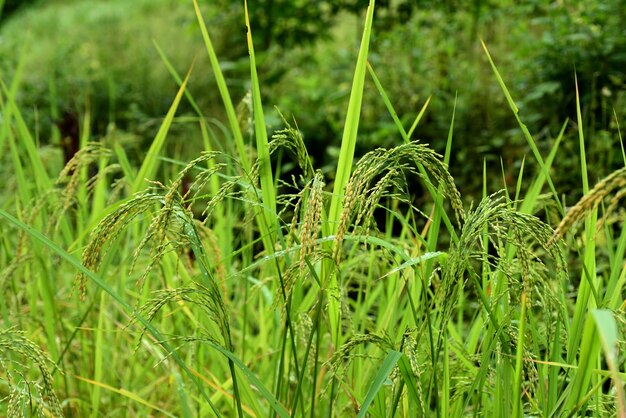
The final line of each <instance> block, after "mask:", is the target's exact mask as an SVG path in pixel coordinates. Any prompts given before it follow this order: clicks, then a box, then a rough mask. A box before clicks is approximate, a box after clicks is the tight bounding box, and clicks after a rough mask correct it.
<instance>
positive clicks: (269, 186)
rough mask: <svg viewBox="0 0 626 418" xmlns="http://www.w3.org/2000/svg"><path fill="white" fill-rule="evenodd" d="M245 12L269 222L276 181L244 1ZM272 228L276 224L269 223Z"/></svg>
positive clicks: (263, 189)
mask: <svg viewBox="0 0 626 418" xmlns="http://www.w3.org/2000/svg"><path fill="white" fill-rule="evenodd" d="M244 11H245V18H246V28H247V29H248V31H247V39H248V52H249V54H250V78H251V81H252V111H253V113H254V132H255V135H254V136H255V137H256V149H257V154H258V159H259V174H260V177H261V179H260V181H261V193H262V195H263V206H264V209H265V213H266V215H265V218H266V219H267V220H271V219H275V218H276V191H275V190H274V180H273V176H272V165H271V162H270V151H269V144H268V140H267V129H266V127H265V117H264V116H263V103H262V102H261V89H260V86H259V77H258V75H257V71H256V57H255V55H254V45H253V42H252V28H251V27H250V18H249V16H248V3H247V0H244ZM268 224H269V225H270V227H271V226H272V225H274V224H275V222H272V221H269V222H268Z"/></svg>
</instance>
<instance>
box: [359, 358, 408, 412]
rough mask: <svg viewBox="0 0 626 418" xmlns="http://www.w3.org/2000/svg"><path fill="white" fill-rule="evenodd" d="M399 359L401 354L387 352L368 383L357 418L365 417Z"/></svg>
mask: <svg viewBox="0 0 626 418" xmlns="http://www.w3.org/2000/svg"><path fill="white" fill-rule="evenodd" d="M401 357H402V353H400V352H398V351H394V350H390V351H389V353H388V354H387V357H385V360H384V361H383V364H381V366H380V368H379V369H378V372H377V373H376V375H375V376H374V378H373V379H372V381H371V382H370V385H369V389H368V390H367V395H365V399H364V400H363V403H362V404H361V408H360V409H359V413H358V414H357V418H363V417H364V416H365V414H366V413H367V409H368V408H369V407H370V405H371V404H372V402H373V401H374V397H376V395H377V394H378V392H379V391H380V389H381V388H382V387H383V385H384V384H385V381H386V380H387V376H389V373H391V371H392V370H393V368H394V367H396V363H397V362H398V360H400V358H401Z"/></svg>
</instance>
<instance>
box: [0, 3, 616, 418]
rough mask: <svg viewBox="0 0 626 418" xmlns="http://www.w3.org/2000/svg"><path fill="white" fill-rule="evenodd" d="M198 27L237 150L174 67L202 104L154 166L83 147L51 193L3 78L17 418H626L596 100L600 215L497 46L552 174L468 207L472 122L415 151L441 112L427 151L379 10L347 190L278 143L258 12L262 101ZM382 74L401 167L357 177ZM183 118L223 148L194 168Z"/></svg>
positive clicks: (10, 387) (384, 152) (366, 36)
mask: <svg viewBox="0 0 626 418" xmlns="http://www.w3.org/2000/svg"><path fill="white" fill-rule="evenodd" d="M194 6H195V13H196V17H197V20H198V25H199V28H200V30H201V33H202V37H203V41H204V46H205V47H206V50H207V53H208V58H209V62H210V63H211V68H212V71H213V74H214V77H215V80H216V82H217V87H218V88H217V91H218V92H219V94H220V98H221V99H222V101H223V104H224V108H225V112H226V115H227V116H226V120H227V124H228V128H225V129H226V130H227V131H228V135H229V139H230V142H229V144H233V146H224V144H221V145H222V146H220V147H218V142H219V141H218V140H217V138H218V136H217V135H215V132H214V131H213V129H212V128H211V126H212V125H211V124H210V123H209V121H208V120H207V118H206V117H205V116H204V115H203V114H202V112H201V111H199V110H200V108H199V107H198V106H197V102H195V100H194V97H193V95H192V94H191V92H190V91H189V90H187V85H188V84H187V83H188V81H189V78H190V75H191V73H192V72H193V71H194V69H193V66H192V68H191V69H190V70H189V73H188V74H187V76H186V77H180V76H179V74H177V73H176V71H175V70H174V69H171V72H172V76H173V78H174V79H175V80H176V81H177V82H178V84H179V90H178V93H177V94H176V96H175V97H174V99H173V101H172V103H171V105H170V107H169V109H168V110H167V114H166V115H165V117H164V119H163V121H162V123H161V124H160V127H159V129H158V132H157V133H156V135H155V137H154V140H153V141H152V143H151V144H150V147H149V149H148V150H147V152H146V154H145V158H143V159H141V160H138V161H137V164H133V163H131V162H130V160H129V158H128V156H127V153H126V151H125V149H124V147H123V146H120V144H119V143H117V142H116V141H115V140H111V141H110V142H107V141H97V140H95V138H90V137H89V129H84V130H83V131H82V134H81V138H80V150H79V151H78V152H77V153H76V154H75V155H74V156H73V158H72V159H71V160H70V161H69V162H68V163H67V165H66V166H65V168H64V169H63V170H62V171H61V172H60V173H59V174H58V175H56V174H52V173H51V170H49V169H47V167H46V165H45V164H44V161H45V160H44V158H43V156H42V152H41V150H40V149H38V148H37V144H36V141H35V139H34V137H33V134H32V132H31V130H30V129H29V127H28V125H27V123H26V122H25V120H24V118H23V116H22V113H21V109H20V108H19V106H18V105H17V103H16V100H15V96H16V92H17V91H18V90H19V80H20V77H19V76H20V74H19V71H18V73H17V74H16V76H15V78H14V79H12V80H2V82H3V83H2V90H1V92H0V110H1V111H2V117H3V119H2V120H3V124H2V127H1V128H0V149H2V150H7V154H8V158H9V160H10V163H11V167H12V171H13V173H14V174H13V175H12V178H11V182H13V183H14V186H11V187H12V188H10V189H8V190H10V191H11V193H5V194H4V195H3V201H2V206H1V207H0V218H1V219H2V222H1V223H0V231H1V232H2V234H1V236H0V241H1V242H2V247H1V251H0V268H1V270H0V289H1V290H2V291H3V293H4V294H5V295H6V297H5V298H3V299H2V300H1V301H0V319H1V321H2V323H3V324H2V326H1V327H0V396H1V397H2V398H3V402H2V404H1V405H0V408H1V409H0V414H2V415H8V416H55V417H61V416H94V417H95V416H100V415H105V416H153V415H154V416H157V415H158V416H184V417H192V416H200V417H202V416H239V417H243V416H254V417H260V416H280V417H290V416H297V417H305V416H310V417H317V416H338V417H339V416H357V417H364V416H374V417H392V416H410V417H413V416H440V417H448V416H455V417H456V416H459V417H460V416H493V417H504V416H511V417H521V416H559V417H570V416H595V417H605V416H606V417H609V416H620V417H621V416H624V414H626V399H625V397H624V378H625V374H624V366H625V364H624V363H625V361H626V358H625V357H624V352H625V350H624V337H625V331H626V321H624V310H625V309H626V305H625V303H624V300H625V296H626V264H625V261H624V255H625V253H626V228H625V227H624V209H623V207H622V205H621V204H620V202H621V200H622V199H623V197H624V194H625V193H626V174H625V173H626V172H625V171H624V169H619V170H617V171H615V172H614V173H613V174H611V175H609V176H608V177H607V178H605V179H604V180H602V181H600V182H599V183H598V184H597V186H595V187H590V185H589V180H588V178H587V171H588V168H587V166H586V159H585V149H586V148H585V145H586V143H585V135H584V129H583V126H584V124H583V123H582V118H581V116H580V104H579V102H578V105H577V111H578V112H577V114H578V120H577V122H578V129H579V130H578V135H579V145H580V153H581V155H580V157H581V167H580V170H581V172H582V173H583V178H582V194H583V196H584V197H583V198H582V199H581V200H580V201H579V202H578V203H573V202H563V200H562V197H561V195H560V194H559V191H558V188H557V185H556V184H555V182H554V181H553V180H552V177H551V172H552V171H551V169H552V167H553V166H554V165H555V164H557V162H556V161H555V159H556V156H557V155H558V148H559V145H560V143H561V140H562V138H563V132H561V134H560V135H559V136H558V137H557V138H555V140H554V141H553V143H552V148H551V151H550V153H549V154H548V155H545V156H544V155H542V154H541V152H540V151H539V148H538V147H537V145H536V143H535V141H534V138H533V136H532V134H531V133H530V131H529V130H528V128H527V127H526V125H524V123H523V122H522V117H521V115H520V114H519V112H518V108H517V106H516V104H515V99H514V98H513V97H512V95H511V93H510V92H509V90H508V89H507V87H506V84H505V82H504V78H503V77H502V76H501V75H500V73H499V72H498V69H497V67H496V65H495V63H494V61H493V60H492V58H491V56H490V55H489V52H488V50H487V47H486V46H484V48H485V53H486V57H487V59H488V61H489V62H490V64H491V69H492V70H493V73H494V84H495V85H497V86H499V87H500V88H501V89H502V92H503V94H504V97H505V100H506V101H507V103H508V105H509V107H510V109H511V111H512V115H511V118H512V120H513V121H514V123H517V124H519V127H520V129H521V132H522V137H523V138H524V139H525V140H526V142H527V146H528V148H529V150H530V151H531V153H530V154H531V155H532V157H529V158H533V159H534V163H533V166H534V167H535V169H534V171H533V172H531V171H532V170H526V171H525V170H524V167H526V165H525V161H521V162H520V165H519V166H520V170H519V171H518V172H517V176H516V177H517V179H516V180H515V182H514V183H515V184H506V181H505V182H503V184H502V188H501V190H491V189H489V188H488V185H489V184H493V181H491V180H493V179H490V181H487V179H486V174H484V173H485V171H484V170H485V167H484V165H481V164H480V163H479V164H473V162H468V164H470V163H472V164H473V166H474V170H475V172H476V173H475V176H476V177H481V176H482V178H483V184H484V189H483V196H482V198H481V199H480V201H478V202H477V203H474V204H471V205H468V204H464V200H463V197H462V195H461V193H460V192H459V189H458V187H457V184H456V183H455V180H454V179H453V177H452V176H451V174H450V170H449V165H448V164H449V161H450V158H451V155H452V154H453V153H454V137H455V136H454V116H453V120H452V123H451V126H450V129H449V135H448V137H447V142H446V151H445V153H444V155H443V156H442V155H439V154H438V153H437V152H435V151H434V150H433V149H432V148H430V147H429V146H428V145H427V144H426V143H424V142H423V141H419V140H415V139H414V138H412V136H413V135H412V134H413V131H414V129H415V127H416V126H417V125H418V124H419V122H420V119H421V117H422V114H423V112H420V113H419V114H418V115H417V117H415V118H414V122H413V121H412V123H411V129H409V130H408V131H407V130H406V129H405V127H404V125H403V123H402V122H401V120H402V118H401V117H398V115H397V114H396V112H395V110H394V108H393V105H392V101H391V99H390V97H389V95H388V94H387V92H386V90H385V88H384V85H383V84H382V83H381V82H380V80H379V79H378V77H377V75H376V72H375V71H374V68H373V67H372V66H371V65H370V64H369V63H368V53H369V47H370V39H371V32H372V25H373V20H374V0H371V1H370V5H369V8H368V11H367V15H366V19H365V23H364V29H363V34H362V39H361V44H360V50H359V54H358V58H357V63H356V67H355V71H354V76H353V79H352V87H351V90H350V100H349V105H348V110H347V112H346V117H345V122H344V124H343V135H342V141H341V149H340V152H339V157H338V160H337V163H336V168H335V170H334V172H333V173H330V174H329V173H328V172H327V170H325V171H323V170H321V169H320V167H316V165H315V163H314V161H313V160H312V159H311V157H310V152H309V151H310V150H309V149H307V147H306V146H305V141H304V139H303V137H302V133H301V132H300V131H299V129H298V128H297V124H296V122H295V121H294V122H288V121H287V120H286V118H283V119H282V126H281V128H280V129H278V130H276V131H275V132H274V133H273V134H270V135H268V128H267V126H266V121H265V117H264V107H263V102H262V95H261V87H262V86H261V85H260V83H259V77H258V74H257V70H256V55H255V51H254V48H253V39H252V30H251V26H250V22H249V18H248V15H247V13H246V26H247V42H248V49H249V51H250V93H249V95H247V96H245V97H244V99H243V100H242V102H241V103H240V104H239V106H235V105H234V104H233V100H232V99H231V95H230V90H229V88H228V86H227V83H226V79H225V77H224V75H223V73H222V69H221V67H220V61H219V60H218V57H217V54H216V51H215V48H214V46H213V43H212V42H211V37H210V33H209V28H207V26H206V24H205V22H204V19H203V14H202V10H201V8H200V7H199V6H198V4H197V3H196V1H194ZM376 70H378V71H381V72H382V71H386V70H385V69H384V68H376ZM368 76H369V77H371V79H372V80H373V81H374V84H373V86H374V87H375V88H376V91H377V93H379V95H380V97H381V99H382V102H383V105H384V107H385V108H386V109H387V110H388V111H389V114H390V117H391V118H392V120H393V124H394V125H393V126H394V129H395V130H396V131H395V132H394V134H395V135H396V136H397V138H398V143H399V144H400V145H396V146H390V147H387V148H378V149H375V150H373V151H371V152H369V153H366V154H365V155H364V156H363V157H361V158H360V159H358V160H357V159H355V148H356V144H357V142H358V138H359V122H360V115H361V113H360V111H361V108H362V105H363V100H364V90H365V89H366V82H365V81H366V79H367V77H368ZM576 92H577V90H576ZM183 96H185V99H186V100H188V102H189V103H191V104H192V105H193V107H194V108H197V110H198V111H199V114H198V115H197V116H198V117H197V118H196V119H194V124H196V126H197V127H196V128H195V130H196V134H197V137H198V138H199V139H200V141H199V144H200V145H201V147H202V148H203V151H202V152H201V153H199V154H198V155H197V156H196V157H195V158H194V159H192V160H191V161H189V162H187V161H185V160H183V159H181V158H180V155H178V154H174V155H172V154H166V153H165V150H167V149H168V141H171V139H170V136H169V134H170V130H171V127H172V125H173V124H174V123H175V121H176V114H177V111H178V110H179V106H180V104H181V102H182V101H183ZM293 111H294V113H295V115H296V116H295V119H296V120H297V109H293ZM86 121H89V118H86ZM109 135H111V136H114V135H115V132H110V133H109ZM109 139H111V138H109ZM618 140H619V141H621V137H620V138H616V140H615V144H616V146H619V144H618ZM111 144H112V146H107V145H111ZM196 145H198V144H196ZM625 165H626V158H625ZM55 178H56V179H55ZM555 213H556V215H555ZM555 216H557V217H558V218H560V224H559V223H558V222H554V221H553V220H554V218H555ZM582 224H584V228H583V227H582ZM577 226H581V228H580V229H582V231H579V229H578V228H576V227H577Z"/></svg>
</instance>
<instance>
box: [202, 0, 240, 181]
mask: <svg viewBox="0 0 626 418" xmlns="http://www.w3.org/2000/svg"><path fill="white" fill-rule="evenodd" d="M193 6H194V9H195V11H196V18H197V20H198V24H199V26H200V32H201V33H202V39H203V40H204V45H205V47H206V50H207V53H208V54H209V60H210V61H211V68H212V69H213V75H214V76H215V80H216V82H217V88H218V90H219V92H220V96H221V97H222V101H223V102H224V109H225V110H226V117H227V118H228V124H229V125H230V129H231V133H232V135H233V138H234V139H235V146H236V147H237V152H238V153H239V161H240V162H241V165H242V167H243V169H244V171H246V172H247V173H250V171H251V169H252V164H251V163H250V160H249V159H248V153H247V152H246V146H245V144H244V141H243V135H242V134H241V128H240V127H239V122H238V120H237V112H235V107H234V106H233V101H232V99H231V98H230V93H229V92H228V87H227V86H226V80H225V79H224V74H223V73H222V69H221V67H220V62H219V60H218V59H217V54H216V53H215V49H214V48H213V43H212V42H211V37H210V36H209V32H208V31H207V28H206V24H205V23H204V18H203V17H202V13H201V12H200V7H199V6H198V1H197V0H193Z"/></svg>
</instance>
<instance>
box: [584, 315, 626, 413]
mask: <svg viewBox="0 0 626 418" xmlns="http://www.w3.org/2000/svg"><path fill="white" fill-rule="evenodd" d="M591 315H592V316H593V319H594V321H595V323H596V328H597V329H598V334H599V336H600V341H601V342H602V347H603V348H604V355H605V357H606V364H607V365H608V366H609V371H610V372H611V378H612V379H613V387H614V388H615V392H616V398H617V400H616V401H617V410H618V413H617V416H619V417H621V418H623V417H626V396H624V382H622V379H620V377H619V353H618V351H617V344H618V342H619V334H618V331H617V323H616V322H615V318H614V317H613V313H612V312H611V311H609V310H606V309H596V310H594V311H593V312H592V313H591Z"/></svg>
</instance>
